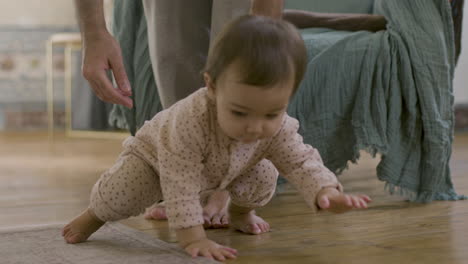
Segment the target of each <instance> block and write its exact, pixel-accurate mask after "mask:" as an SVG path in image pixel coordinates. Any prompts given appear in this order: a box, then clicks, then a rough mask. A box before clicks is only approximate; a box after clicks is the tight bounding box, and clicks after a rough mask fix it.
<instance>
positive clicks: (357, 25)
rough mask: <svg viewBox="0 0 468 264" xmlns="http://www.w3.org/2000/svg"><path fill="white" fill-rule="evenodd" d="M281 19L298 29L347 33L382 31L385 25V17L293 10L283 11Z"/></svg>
mask: <svg viewBox="0 0 468 264" xmlns="http://www.w3.org/2000/svg"><path fill="white" fill-rule="evenodd" d="M283 19H284V20H286V21H288V22H290V23H292V24H294V25H295V26H296V27H298V28H310V27H323V28H331V29H335V30H347V31H358V30H368V31H372V32H376V31H379V30H384V29H385V28H386V25H387V20H386V19H385V17H383V16H379V15H372V14H333V13H316V12H310V11H305V10H295V9H287V10H284V12H283Z"/></svg>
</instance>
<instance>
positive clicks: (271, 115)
mask: <svg viewBox="0 0 468 264" xmlns="http://www.w3.org/2000/svg"><path fill="white" fill-rule="evenodd" d="M278 116H279V114H268V115H266V117H267V118H268V119H275V118H277V117H278Z"/></svg>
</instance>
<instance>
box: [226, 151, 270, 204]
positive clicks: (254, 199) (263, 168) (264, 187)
mask: <svg viewBox="0 0 468 264" xmlns="http://www.w3.org/2000/svg"><path fill="white" fill-rule="evenodd" d="M277 178H278V171H277V170H276V168H275V166H274V165H273V164H272V163H271V161H269V160H266V159H263V160H262V161H260V162H259V163H258V164H257V165H255V166H254V167H252V168H250V169H249V170H247V171H246V172H245V173H243V174H242V175H240V176H239V177H237V178H235V179H234V180H233V181H232V182H231V184H229V186H228V187H227V190H228V191H229V192H230V195H231V202H232V203H233V204H235V205H237V206H242V207H247V208H258V207H262V206H264V205H266V204H267V203H268V202H269V201H270V200H271V198H272V197H273V194H274V193H275V189H276V180H277Z"/></svg>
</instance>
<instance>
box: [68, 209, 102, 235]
mask: <svg viewBox="0 0 468 264" xmlns="http://www.w3.org/2000/svg"><path fill="white" fill-rule="evenodd" d="M104 223H105V222H102V221H101V220H99V219H98V218H97V217H96V216H95V215H94V213H93V212H92V211H91V210H90V209H86V210H85V211H83V212H82V213H81V214H80V215H79V216H77V217H76V218H75V219H73V220H72V221H71V222H70V223H69V224H67V225H66V226H65V227H64V228H63V229H62V236H63V238H64V239H65V241H66V242H67V243H69V244H76V243H81V242H84V241H86V240H87V239H88V237H89V236H91V235H92V234H93V233H94V232H96V231H97V230H98V229H99V228H100V227H101V226H103V225H104Z"/></svg>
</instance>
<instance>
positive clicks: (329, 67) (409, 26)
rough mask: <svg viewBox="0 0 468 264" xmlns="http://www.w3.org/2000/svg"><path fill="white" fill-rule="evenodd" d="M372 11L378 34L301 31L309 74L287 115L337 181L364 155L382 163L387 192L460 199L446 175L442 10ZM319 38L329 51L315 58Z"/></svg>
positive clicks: (448, 93)
mask: <svg viewBox="0 0 468 264" xmlns="http://www.w3.org/2000/svg"><path fill="white" fill-rule="evenodd" d="M374 8H375V10H374V12H375V13H378V14H382V15H384V16H385V17H386V18H387V20H388V25H387V28H388V29H387V30H386V31H380V32H377V33H370V32H355V33H349V32H342V38H339V37H337V35H339V34H340V33H339V32H334V33H322V34H307V31H306V32H304V34H303V35H304V39H305V41H306V43H307V47H308V49H309V55H310V56H309V64H308V70H307V73H306V78H305V80H304V81H303V83H302V84H301V87H300V89H299V91H298V93H297V94H296V96H295V98H294V99H293V101H292V103H291V105H290V107H289V112H290V114H291V115H292V116H295V117H296V118H298V119H299V121H300V124H301V131H300V133H301V134H302V135H303V136H304V139H305V141H306V142H308V143H310V144H311V145H313V146H314V147H316V148H318V149H319V151H320V153H321V155H322V157H323V159H324V161H325V163H326V165H327V166H328V167H329V168H330V169H331V170H333V171H335V172H337V173H339V172H341V171H342V170H343V169H345V168H346V166H347V164H348V161H352V162H356V161H357V160H358V158H359V151H360V150H362V149H365V150H367V151H369V152H370V153H371V154H373V155H375V154H376V153H377V152H378V153H381V154H382V161H381V162H380V164H379V165H378V167H377V175H378V177H379V179H380V180H383V181H385V182H386V183H387V185H386V186H387V188H388V189H389V191H390V192H391V193H394V192H398V193H399V194H403V195H407V196H408V197H409V198H410V199H411V200H413V201H419V202H429V201H432V200H457V199H465V198H466V197H465V196H459V195H457V194H456V193H455V190H454V188H453V185H452V181H451V178H450V168H449V160H450V155H451V147H452V140H453V122H454V118H453V94H452V79H453V70H454V45H453V43H454V39H453V38H454V37H453V26H452V19H451V14H450V6H449V2H448V1H446V0H411V1H401V0H377V1H376V2H375V6H374ZM327 34H328V36H327ZM320 35H322V36H320ZM323 35H326V36H323ZM319 39H332V43H331V44H330V45H329V46H328V47H326V48H324V49H321V48H320V47H322V46H323V45H322V46H321V45H318V47H319V49H316V47H317V44H315V43H320V41H319ZM322 42H323V40H322Z"/></svg>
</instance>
